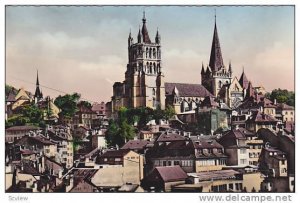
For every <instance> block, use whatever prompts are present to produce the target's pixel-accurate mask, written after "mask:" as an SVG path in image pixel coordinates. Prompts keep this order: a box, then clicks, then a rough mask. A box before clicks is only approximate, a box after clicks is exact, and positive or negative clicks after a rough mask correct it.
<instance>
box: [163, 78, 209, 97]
mask: <svg viewBox="0 0 300 203" xmlns="http://www.w3.org/2000/svg"><path fill="white" fill-rule="evenodd" d="M174 87H176V88H177V90H178V93H179V96H182V97H206V96H213V95H212V94H211V93H210V92H209V91H208V90H207V89H206V88H205V87H204V86H203V85H200V84H187V83H168V82H166V83H165V90H166V95H172V92H173V90H174Z"/></svg>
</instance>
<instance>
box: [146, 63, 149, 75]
mask: <svg viewBox="0 0 300 203" xmlns="http://www.w3.org/2000/svg"><path fill="white" fill-rule="evenodd" d="M146 67H147V73H149V63H148V62H147V65H146Z"/></svg>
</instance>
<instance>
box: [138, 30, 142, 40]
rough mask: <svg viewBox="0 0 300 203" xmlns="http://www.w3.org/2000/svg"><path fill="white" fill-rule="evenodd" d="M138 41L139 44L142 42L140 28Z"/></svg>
mask: <svg viewBox="0 0 300 203" xmlns="http://www.w3.org/2000/svg"><path fill="white" fill-rule="evenodd" d="M137 39H138V43H141V42H142V34H141V28H139V33H138V36H137Z"/></svg>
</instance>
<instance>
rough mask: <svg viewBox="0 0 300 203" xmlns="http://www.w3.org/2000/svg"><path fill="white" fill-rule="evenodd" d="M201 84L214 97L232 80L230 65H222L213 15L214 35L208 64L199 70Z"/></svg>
mask: <svg viewBox="0 0 300 203" xmlns="http://www.w3.org/2000/svg"><path fill="white" fill-rule="evenodd" d="M201 78H202V85H203V86H204V87H206V89H207V90H208V91H210V92H211V93H212V94H213V95H214V96H215V97H217V96H218V94H219V91H220V90H221V88H222V87H223V85H229V84H230V83H231V81H232V67H231V64H230V65H229V68H228V70H227V69H226V67H225V66H224V62H223V57H222V52H221V45H220V41H219V36H218V30H217V22H216V16H215V27H214V35H213V40H212V45H211V52H210V60H209V65H208V66H207V67H206V70H205V68H204V66H203V64H202V70H201Z"/></svg>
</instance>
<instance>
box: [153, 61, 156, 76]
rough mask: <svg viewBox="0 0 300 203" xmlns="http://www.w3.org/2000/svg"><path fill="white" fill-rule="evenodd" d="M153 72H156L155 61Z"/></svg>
mask: <svg viewBox="0 0 300 203" xmlns="http://www.w3.org/2000/svg"><path fill="white" fill-rule="evenodd" d="M153 72H154V74H155V73H156V65H155V63H153Z"/></svg>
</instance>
